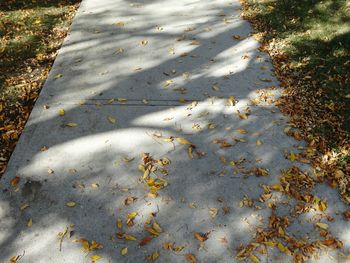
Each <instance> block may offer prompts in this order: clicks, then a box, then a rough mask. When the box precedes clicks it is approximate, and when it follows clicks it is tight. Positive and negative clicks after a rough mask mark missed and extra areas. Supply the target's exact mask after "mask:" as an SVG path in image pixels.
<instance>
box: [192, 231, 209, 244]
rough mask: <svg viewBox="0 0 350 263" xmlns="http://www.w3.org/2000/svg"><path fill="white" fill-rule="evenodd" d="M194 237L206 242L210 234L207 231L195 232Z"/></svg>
mask: <svg viewBox="0 0 350 263" xmlns="http://www.w3.org/2000/svg"><path fill="white" fill-rule="evenodd" d="M194 237H195V239H197V240H198V241H200V242H204V241H206V240H207V239H208V234H207V233H205V234H203V233H199V232H195V233H194Z"/></svg>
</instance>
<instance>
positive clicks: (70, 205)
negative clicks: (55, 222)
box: [66, 201, 76, 207]
mask: <svg viewBox="0 0 350 263" xmlns="http://www.w3.org/2000/svg"><path fill="white" fill-rule="evenodd" d="M66 206H68V207H75V206H76V203H75V202H73V201H69V202H67V203H66Z"/></svg>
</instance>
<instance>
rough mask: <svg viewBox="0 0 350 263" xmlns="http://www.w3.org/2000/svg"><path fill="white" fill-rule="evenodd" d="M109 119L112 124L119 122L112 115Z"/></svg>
mask: <svg viewBox="0 0 350 263" xmlns="http://www.w3.org/2000/svg"><path fill="white" fill-rule="evenodd" d="M108 121H109V122H110V123H112V124H115V123H116V122H117V120H116V119H115V118H113V117H111V116H109V117H108Z"/></svg>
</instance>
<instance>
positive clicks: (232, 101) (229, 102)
mask: <svg viewBox="0 0 350 263" xmlns="http://www.w3.org/2000/svg"><path fill="white" fill-rule="evenodd" d="M235 104H236V98H235V97H234V96H229V97H228V99H227V105H228V106H235Z"/></svg>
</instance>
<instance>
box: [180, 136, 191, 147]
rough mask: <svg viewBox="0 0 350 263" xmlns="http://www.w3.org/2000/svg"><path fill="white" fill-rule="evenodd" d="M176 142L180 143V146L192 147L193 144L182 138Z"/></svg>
mask: <svg viewBox="0 0 350 263" xmlns="http://www.w3.org/2000/svg"><path fill="white" fill-rule="evenodd" d="M176 140H177V141H178V142H179V143H180V144H188V145H192V143H191V142H190V141H188V140H187V139H185V138H182V137H177V138H176Z"/></svg>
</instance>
